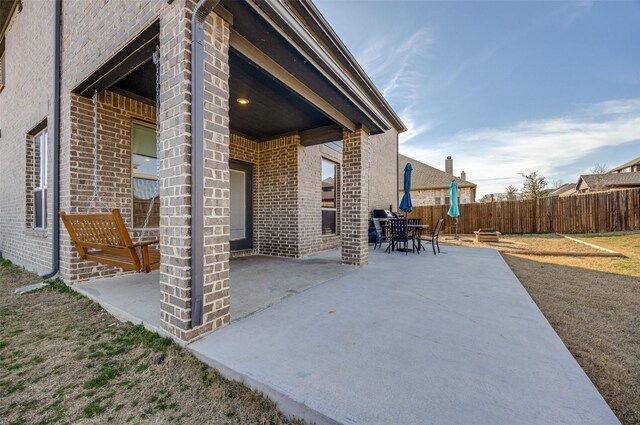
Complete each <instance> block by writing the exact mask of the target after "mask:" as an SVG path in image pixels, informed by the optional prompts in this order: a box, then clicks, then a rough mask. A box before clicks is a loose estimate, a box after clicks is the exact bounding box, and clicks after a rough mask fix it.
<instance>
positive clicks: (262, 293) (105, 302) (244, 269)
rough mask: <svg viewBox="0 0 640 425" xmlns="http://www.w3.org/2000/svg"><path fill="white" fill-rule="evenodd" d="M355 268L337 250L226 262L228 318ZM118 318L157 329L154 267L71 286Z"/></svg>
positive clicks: (240, 316) (157, 293)
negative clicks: (229, 280) (228, 264)
mask: <svg viewBox="0 0 640 425" xmlns="http://www.w3.org/2000/svg"><path fill="white" fill-rule="evenodd" d="M354 269H355V267H353V266H348V265H345V264H342V262H341V261H340V252H339V251H338V250H333V251H328V252H323V253H320V254H316V255H313V256H310V257H306V258H301V259H292V258H283V257H271V256H263V255H252V256H244V257H239V258H235V259H232V260H231V261H230V279H233V285H232V287H231V288H230V296H231V297H233V300H234V302H233V303H232V304H231V311H230V313H231V321H232V322H235V321H237V320H240V319H243V318H245V317H248V316H250V315H252V314H254V313H257V312H258V311H260V310H263V309H265V308H268V307H270V306H271V305H273V304H275V303H277V302H279V301H281V300H283V299H285V298H287V297H290V296H292V295H295V294H299V293H301V292H303V291H305V290H307V289H309V288H311V287H313V286H315V285H318V284H321V283H324V282H327V281H329V280H332V279H335V278H338V277H340V276H343V275H344V274H346V273H349V272H350V271H352V270H354ZM74 289H76V290H77V291H78V292H80V293H81V294H83V295H85V296H86V297H88V298H90V299H92V300H94V301H95V302H97V303H99V304H100V305H101V306H102V307H103V308H105V309H106V310H107V311H109V312H110V313H111V314H113V315H114V316H115V317H116V318H118V319H119V320H121V321H123V322H132V323H134V324H143V325H144V326H145V328H147V329H149V330H151V331H154V332H159V333H162V331H161V327H160V276H159V272H158V271H155V272H152V273H148V274H145V273H138V274H128V275H124V276H115V277H108V278H104V279H95V280H91V281H88V282H84V283H79V284H77V285H75V286H74Z"/></svg>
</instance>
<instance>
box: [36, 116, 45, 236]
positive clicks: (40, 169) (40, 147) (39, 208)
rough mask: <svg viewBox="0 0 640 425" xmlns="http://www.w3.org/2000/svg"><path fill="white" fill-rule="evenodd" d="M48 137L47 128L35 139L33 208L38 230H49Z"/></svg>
mask: <svg viewBox="0 0 640 425" xmlns="http://www.w3.org/2000/svg"><path fill="white" fill-rule="evenodd" d="M47 137H48V132H47V129H46V128H45V129H44V130H42V131H40V132H39V133H37V134H36V135H35V137H34V138H33V141H34V149H33V166H34V173H33V174H34V175H33V177H34V185H33V187H34V189H33V204H34V205H33V208H34V227H35V228H36V229H46V228H47V152H48V149H47Z"/></svg>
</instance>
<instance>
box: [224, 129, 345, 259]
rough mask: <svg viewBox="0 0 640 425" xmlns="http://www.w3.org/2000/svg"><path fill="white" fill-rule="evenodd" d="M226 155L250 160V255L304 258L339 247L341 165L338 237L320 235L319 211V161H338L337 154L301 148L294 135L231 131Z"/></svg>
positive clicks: (324, 148)
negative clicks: (263, 137)
mask: <svg viewBox="0 0 640 425" xmlns="http://www.w3.org/2000/svg"><path fill="white" fill-rule="evenodd" d="M229 157H230V158H231V159H235V160H238V161H243V162H247V163H250V164H253V211H254V214H253V233H254V234H253V238H254V249H253V252H254V253H258V254H265V255H274V256H287V257H302V256H305V255H309V254H312V253H315V252H320V251H326V250H329V249H335V248H337V247H339V246H340V231H339V229H340V214H339V211H340V195H339V193H340V167H339V166H338V182H337V191H338V208H337V210H338V218H337V220H338V221H337V234H336V235H322V228H321V224H322V215H321V214H322V213H321V209H320V201H321V196H322V195H321V193H322V187H321V167H322V159H323V158H325V159H328V160H331V161H333V162H336V163H337V164H340V162H341V160H342V154H341V153H340V152H338V151H336V150H334V149H331V148H330V147H329V146H325V145H317V146H309V147H304V146H302V145H300V142H299V137H298V136H297V135H291V136H287V137H282V138H278V139H274V140H270V141H267V142H254V141H252V140H249V139H247V138H244V137H242V136H240V135H238V134H231V139H230V146H229ZM294 212H295V214H294Z"/></svg>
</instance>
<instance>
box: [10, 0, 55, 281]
mask: <svg viewBox="0 0 640 425" xmlns="http://www.w3.org/2000/svg"><path fill="white" fill-rule="evenodd" d="M36 26H37V30H34V27H36ZM52 33H53V2H49V1H46V2H38V1H24V2H23V8H22V12H21V13H17V12H16V13H15V14H14V16H13V17H12V18H11V20H10V23H9V27H8V28H7V32H6V34H5V37H6V39H5V49H6V50H5V55H6V57H5V65H6V79H5V84H6V85H5V87H4V88H3V89H2V90H1V91H0V132H1V133H2V135H1V137H0V211H1V212H2V213H1V214H0V251H1V252H2V256H3V257H5V258H8V259H10V260H11V261H13V262H15V263H17V264H20V265H23V266H25V267H26V268H27V269H28V270H31V271H34V272H36V273H39V274H43V273H47V272H49V271H50V270H51V226H50V223H51V208H49V217H48V220H47V222H48V223H49V228H48V229H46V230H44V231H40V230H33V229H32V228H31V227H32V224H33V220H32V216H29V212H32V209H29V211H28V209H27V205H28V204H29V205H32V202H33V201H32V200H31V199H29V197H28V196H27V194H28V193H31V189H32V185H29V184H28V183H27V181H28V173H29V179H30V180H31V182H32V181H33V163H32V162H31V163H30V162H29V161H30V160H32V158H33V144H32V143H31V142H32V139H31V138H30V137H29V135H28V133H29V132H30V131H31V130H32V129H34V128H35V127H36V126H37V125H38V124H40V123H41V122H43V120H47V119H49V118H50V114H51V109H50V108H51V94H52V92H51V81H52V75H53V74H52V72H53V71H52V69H51V67H52V52H53V40H52V37H51V34H52ZM49 143H50V144H51V137H50V139H49ZM49 164H51V155H49ZM51 172H52V167H51V166H49V176H48V178H47V181H48V186H49V188H51V182H52V180H51V176H52V173H51ZM48 198H49V199H48V205H49V207H50V206H51V190H49V192H48Z"/></svg>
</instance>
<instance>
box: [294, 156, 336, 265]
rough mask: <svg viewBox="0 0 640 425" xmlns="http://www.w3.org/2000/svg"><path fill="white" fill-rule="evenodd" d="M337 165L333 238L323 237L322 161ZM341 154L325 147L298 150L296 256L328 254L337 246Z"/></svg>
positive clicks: (330, 236) (329, 236)
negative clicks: (297, 251) (334, 232)
mask: <svg viewBox="0 0 640 425" xmlns="http://www.w3.org/2000/svg"><path fill="white" fill-rule="evenodd" d="M323 158H324V159H327V160H329V161H332V162H335V163H336V164H338V167H337V172H336V198H337V199H336V200H337V202H336V204H337V205H336V207H337V208H336V210H337V217H336V221H337V222H336V234H335V235H323V234H322V210H321V208H320V205H321V200H322V184H321V181H322V159H323ZM341 161H342V154H340V153H339V152H336V151H335V150H333V149H331V148H330V147H328V146H325V145H315V146H307V147H303V146H301V147H300V148H299V157H298V187H299V189H298V202H299V223H298V234H299V235H300V236H299V239H300V246H299V253H298V255H300V256H304V255H309V254H312V253H314V252H320V251H327V250H330V249H335V248H338V247H339V246H340V217H341V214H340V207H341V203H340V198H341V196H340V189H341V185H340V182H341V178H340V174H341V168H342V167H341V166H340V162H341Z"/></svg>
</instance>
